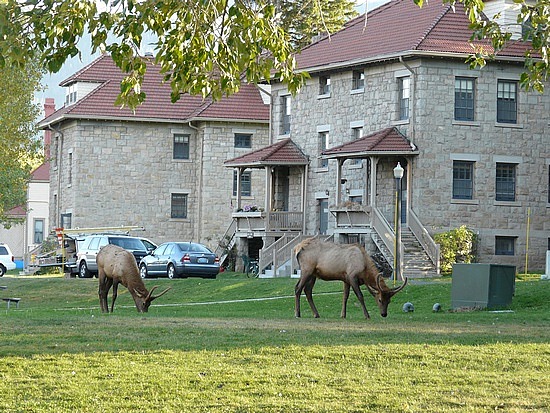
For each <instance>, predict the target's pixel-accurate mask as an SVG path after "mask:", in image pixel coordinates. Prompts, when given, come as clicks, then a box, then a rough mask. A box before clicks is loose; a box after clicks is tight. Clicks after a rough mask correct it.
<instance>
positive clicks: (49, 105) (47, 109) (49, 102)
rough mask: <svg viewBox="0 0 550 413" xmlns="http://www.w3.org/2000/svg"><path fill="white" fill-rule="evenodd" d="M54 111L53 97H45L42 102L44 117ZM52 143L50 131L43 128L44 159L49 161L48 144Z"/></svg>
mask: <svg viewBox="0 0 550 413" xmlns="http://www.w3.org/2000/svg"><path fill="white" fill-rule="evenodd" d="M54 112H55V99H54V98H46V102H45V103H44V118H47V117H48V116H50V115H51V114H53V113H54ZM51 143H52V131H51V130H49V129H46V130H44V160H45V162H49V161H50V145H51Z"/></svg>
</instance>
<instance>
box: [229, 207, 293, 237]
mask: <svg viewBox="0 0 550 413" xmlns="http://www.w3.org/2000/svg"><path fill="white" fill-rule="evenodd" d="M232 216H233V219H235V221H236V223H237V227H236V231H237V232H246V233H257V232H284V231H295V232H301V231H302V229H303V219H304V214H303V213H302V212H287V211H270V212H265V211H246V212H245V211H239V212H234V213H233V215H232Z"/></svg>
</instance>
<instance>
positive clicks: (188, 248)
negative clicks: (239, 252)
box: [139, 242, 220, 278]
mask: <svg viewBox="0 0 550 413" xmlns="http://www.w3.org/2000/svg"><path fill="white" fill-rule="evenodd" d="M219 272H220V260H219V258H218V256H217V255H216V254H214V253H213V252H212V251H211V250H210V249H208V247H206V246H204V245H202V244H197V243H195V242H166V243H164V244H161V245H159V246H158V247H157V248H156V249H155V250H153V251H152V252H150V253H149V254H148V255H146V256H145V257H144V258H143V259H142V260H141V262H140V263H139V273H140V275H141V278H147V277H149V276H157V277H158V276H163V277H166V276H167V277H168V278H178V277H184V278H187V277H202V278H216V275H218V273H219Z"/></svg>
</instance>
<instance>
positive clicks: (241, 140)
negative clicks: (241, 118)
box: [235, 133, 252, 148]
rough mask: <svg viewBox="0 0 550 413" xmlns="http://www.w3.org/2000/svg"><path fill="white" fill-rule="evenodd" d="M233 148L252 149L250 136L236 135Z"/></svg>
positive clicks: (245, 134) (244, 134)
mask: <svg viewBox="0 0 550 413" xmlns="http://www.w3.org/2000/svg"><path fill="white" fill-rule="evenodd" d="M235 148H252V135H251V134H247V133H236V134H235Z"/></svg>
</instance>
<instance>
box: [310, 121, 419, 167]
mask: <svg viewBox="0 0 550 413" xmlns="http://www.w3.org/2000/svg"><path fill="white" fill-rule="evenodd" d="M372 155H403V156H406V155H418V148H417V147H416V145H415V144H414V143H412V142H411V141H410V140H408V139H407V138H406V137H405V135H403V134H402V133H401V132H399V130H397V128H395V127H391V128H386V129H382V130H380V131H377V132H374V133H371V134H370V135H367V136H364V137H362V138H359V139H356V140H354V141H352V142H347V143H344V144H342V145H339V146H335V147H333V148H330V149H325V150H324V151H323V152H321V156H322V157H323V158H326V159H335V158H366V157H368V156H372Z"/></svg>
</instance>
